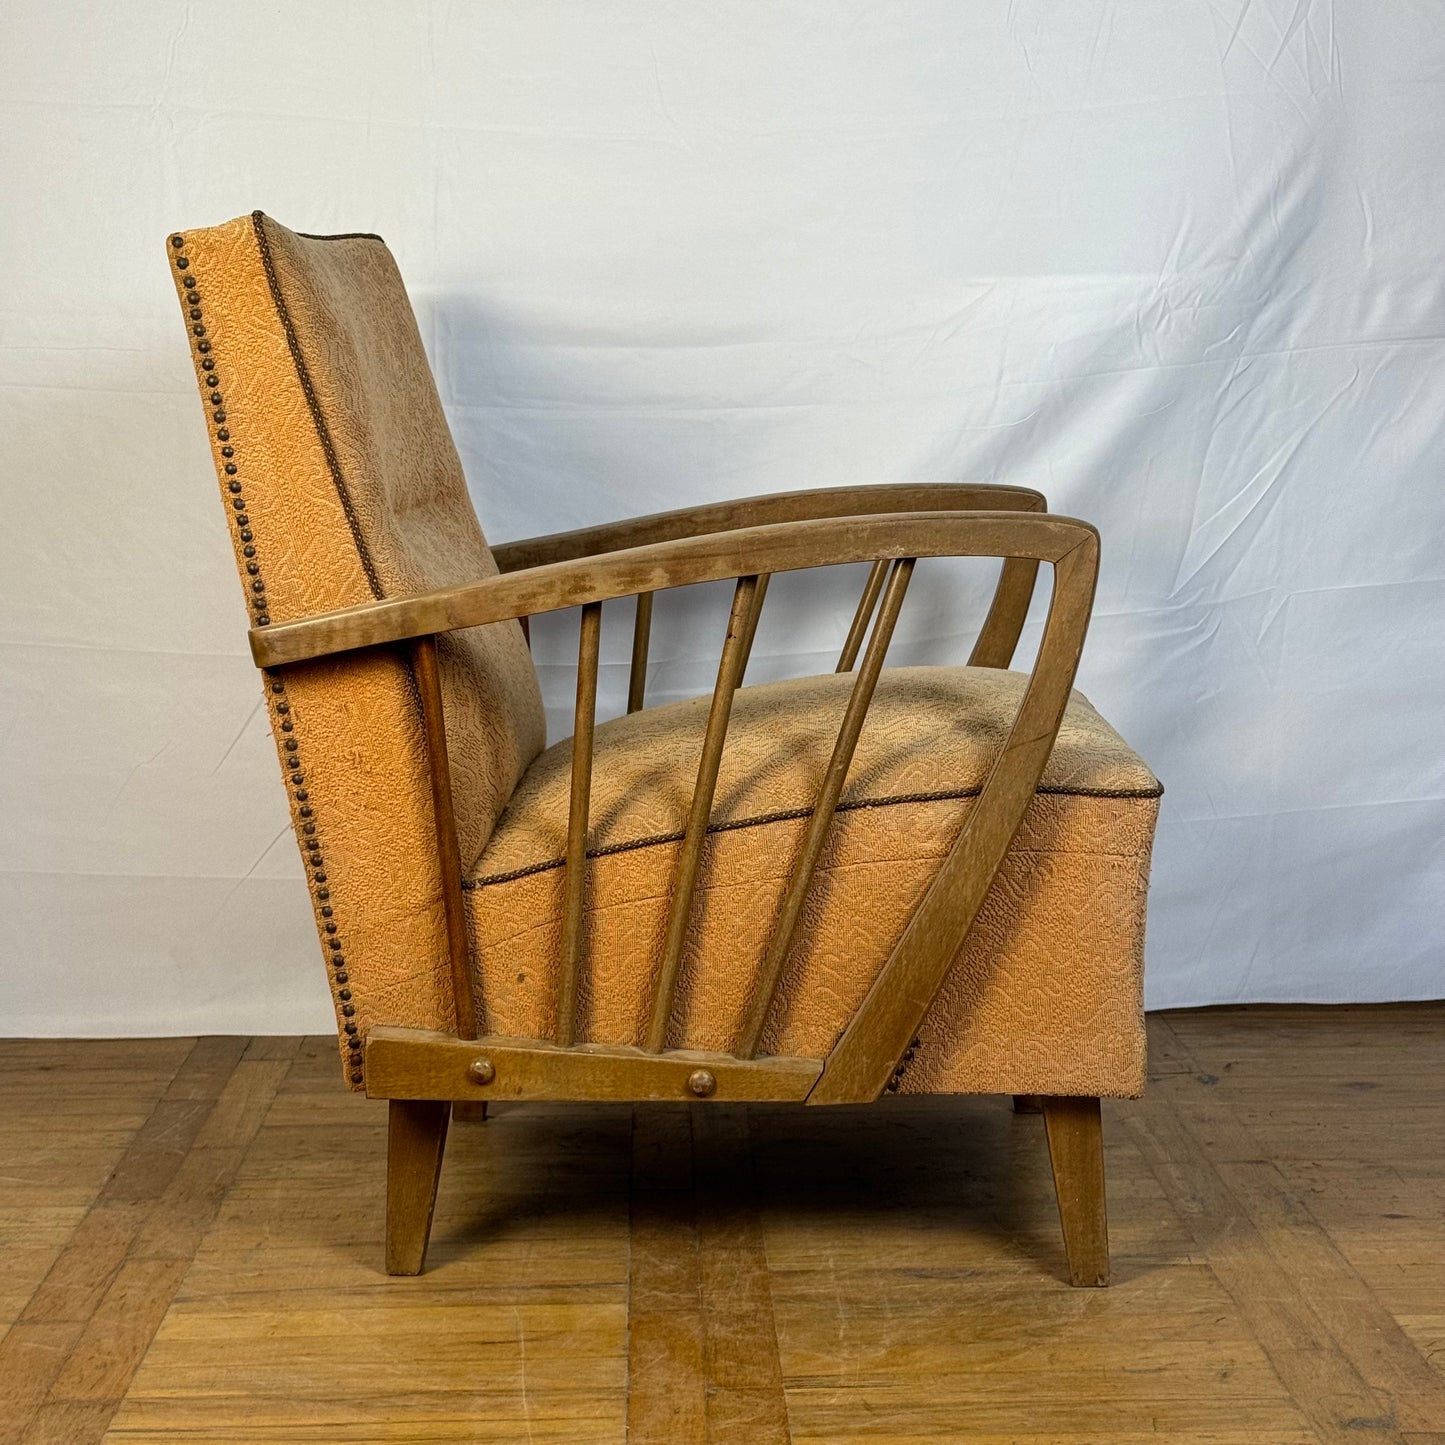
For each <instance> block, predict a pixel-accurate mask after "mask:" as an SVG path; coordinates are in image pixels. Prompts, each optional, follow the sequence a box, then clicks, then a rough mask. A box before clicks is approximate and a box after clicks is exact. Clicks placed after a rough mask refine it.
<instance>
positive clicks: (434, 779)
mask: <svg viewBox="0 0 1445 1445" xmlns="http://www.w3.org/2000/svg"><path fill="white" fill-rule="evenodd" d="M410 652H411V670H412V676H413V677H414V678H415V679H416V688H417V692H418V694H419V695H420V697H421V715H422V726H423V729H424V731H425V733H426V754H427V768H428V772H429V773H430V777H431V796H432V811H433V816H434V818H435V820H436V845H437V846H436V856H437V865H438V867H439V869H440V872H441V890H442V907H443V909H444V911H445V913H446V933H447V956H448V958H449V960H450V962H451V974H452V997H453V999H454V1002H455V1007H456V1015H457V1034H458V1036H459V1037H461V1038H464V1039H474V1038H476V1036H477V1003H476V993H475V990H474V989H473V986H472V951H471V945H470V943H469V942H468V940H467V920H466V905H465V903H464V902H463V899H462V858H461V849H460V847H459V846H458V843H457V820H456V815H455V813H454V812H453V809H452V773H451V763H450V761H449V760H448V758H447V725H446V714H445V713H444V712H443V710H442V689H441V673H440V670H439V669H438V667H437V640H436V638H435V637H434V636H427V637H418V638H415V639H414V640H413V641H412V643H411V645H410Z"/></svg>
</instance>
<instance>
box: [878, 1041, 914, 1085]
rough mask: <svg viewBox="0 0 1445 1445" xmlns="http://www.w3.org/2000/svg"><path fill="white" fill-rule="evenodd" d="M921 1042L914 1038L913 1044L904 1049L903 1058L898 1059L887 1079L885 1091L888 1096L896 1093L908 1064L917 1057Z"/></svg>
mask: <svg viewBox="0 0 1445 1445" xmlns="http://www.w3.org/2000/svg"><path fill="white" fill-rule="evenodd" d="M921 1042H922V1040H921V1039H916V1038H915V1039H914V1040H913V1042H912V1043H911V1044H909V1045H908V1047H907V1048H906V1049H904V1051H903V1057H902V1058H901V1059H899V1061H898V1066H897V1067H896V1068H895V1069H894V1070H893V1073H892V1076H891V1077H890V1078H889V1080H888V1083H887V1085H886V1088H887V1091H888V1092H889V1093H890V1094H896V1093H897V1092H898V1086H899V1084H901V1083H902V1082H903V1071H904V1070H905V1069H906V1068H907V1067H908V1066H909V1064H911V1063H912V1062H913V1060H914V1058H915V1057H916V1056H917V1054H918V1046H919V1044H920V1043H921Z"/></svg>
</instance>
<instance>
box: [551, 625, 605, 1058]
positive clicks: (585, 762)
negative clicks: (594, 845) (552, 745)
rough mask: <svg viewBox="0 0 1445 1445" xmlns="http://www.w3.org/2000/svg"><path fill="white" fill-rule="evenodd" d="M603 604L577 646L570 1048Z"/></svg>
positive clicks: (565, 1032)
mask: <svg viewBox="0 0 1445 1445" xmlns="http://www.w3.org/2000/svg"><path fill="white" fill-rule="evenodd" d="M601 642H602V604H601V603H600V602H589V603H588V604H587V605H586V606H585V607H583V609H582V625H581V629H580V633H579V636H578V641H577V710H576V713H575V714H574V720H573V724H572V806H571V809H570V811H569V812H568V815H567V864H566V873H565V882H564V885H563V886H564V889H565V893H564V897H563V905H562V956H561V959H560V961H559V964H558V974H557V1042H558V1043H559V1044H561V1045H562V1046H563V1047H564V1048H567V1047H569V1046H570V1045H571V1044H572V1042H573V1040H574V1038H575V1037H576V1033H577V992H578V979H579V977H580V974H581V963H582V909H583V906H584V904H585V902H586V893H587V808H588V803H589V801H590V799H591V796H592V730H593V723H594V721H595V719H596V716H597V654H598V651H599V648H600V646H601Z"/></svg>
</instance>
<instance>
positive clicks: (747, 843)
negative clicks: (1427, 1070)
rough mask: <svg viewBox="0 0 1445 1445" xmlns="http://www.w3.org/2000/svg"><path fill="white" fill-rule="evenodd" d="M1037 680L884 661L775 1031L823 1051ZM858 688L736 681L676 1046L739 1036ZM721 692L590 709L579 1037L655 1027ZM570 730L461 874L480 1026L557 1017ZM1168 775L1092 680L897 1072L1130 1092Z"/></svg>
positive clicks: (619, 1036) (1024, 1086)
mask: <svg viewBox="0 0 1445 1445" xmlns="http://www.w3.org/2000/svg"><path fill="white" fill-rule="evenodd" d="M1027 681H1028V679H1027V677H1026V676H1025V675H1023V674H1020V673H1015V672H1005V671H1001V670H997V669H991V668H962V667H911V668H894V669H889V670H887V671H885V672H884V674H883V675H882V677H881V678H880V680H879V683H878V688H877V691H876V693H875V695H874V699H873V703H872V706H871V708H870V709H869V712H868V716H867V721H866V722H865V724H864V727H863V731H862V734H861V736H860V738H859V741H858V747H857V750H856V752H855V754H854V759H853V764H852V767H851V769H850V770H849V775H848V781H847V784H846V786H845V788H844V790H843V795H842V799H841V801H840V803H839V807H838V812H837V814H836V816H835V819H834V823H833V827H832V829H831V830H830V834H829V838H828V841H827V843H826V845H825V848H824V851H823V856H822V858H821V860H820V863H819V866H818V870H817V872H816V873H815V875H814V879H813V883H812V887H811V890H810V892H809V897H808V901H807V905H806V907H805V910H804V918H803V924H802V927H801V929H800V931H799V935H798V939H797V941H796V942H795V944H794V947H793V951H792V955H791V957H790V958H789V960H788V965H787V968H786V971H785V974H784V979H783V984H782V987H781V989H780V991H779V998H778V1001H777V1003H776V1004H775V1006H774V1009H773V1012H772V1016H771V1019H770V1023H769V1027H768V1031H767V1034H766V1035H765V1038H764V1051H765V1052H769V1053H786V1054H800V1055H805V1056H809V1057H813V1058H819V1057H822V1056H823V1055H825V1054H826V1053H827V1051H828V1050H829V1048H830V1047H831V1046H832V1044H833V1043H834V1041H835V1040H836V1039H837V1037H838V1035H839V1033H840V1032H841V1031H842V1029H843V1027H844V1026H845V1025H846V1023H847V1021H848V1019H849V1017H850V1016H851V1014H852V1012H853V1010H854V1009H855V1008H856V1007H857V1005H858V1004H859V1002H860V1001H861V1000H862V998H863V996H864V994H865V993H866V992H867V989H868V987H869V985H870V984H871V982H872V981H873V978H874V976H875V975H876V974H877V972H878V969H879V968H880V967H881V966H882V964H883V962H884V960H885V959H886V958H887V957H888V954H889V953H890V951H891V950H892V948H893V946H894V945H895V943H896V942H897V940H898V938H899V936H900V935H901V933H902V931H903V928H904V927H905V925H906V924H907V922H908V918H909V916H910V915H911V913H912V911H913V909H914V907H915V906H916V905H917V903H918V901H919V900H920V898H921V897H922V896H923V893H924V892H925V890H926V889H927V887H928V885H929V883H930V882H931V881H932V879H933V877H934V875H935V874H936V872H937V870H938V867H939V865H940V863H941V862H942V861H943V859H944V857H945V856H946V855H947V853H948V850H949V848H950V847H951V845H952V843H953V841H954V839H955V838H956V837H957V836H958V832H959V830H960V828H961V827H962V826H963V824H964V822H965V820H966V819H967V817H968V814H969V811H970V809H971V808H972V806H973V803H974V800H975V799H976V798H977V796H978V794H979V792H980V790H981V788H982V786H983V782H984V779H985V777H986V775H987V772H988V769H989V766H990V765H991V763H992V760H993V758H994V756H995V754H996V752H997V750H998V747H999V745H1000V744H1001V742H1002V741H1003V739H1004V737H1005V735H1006V734H1007V731H1008V728H1009V726H1010V724H1011V723H1012V720H1013V717H1014V715H1015V713H1016V712H1017V709H1018V705H1019V702H1020V699H1021V698H1022V695H1023V690H1024V688H1025V686H1026V684H1027ZM852 685H853V677H852V676H851V675H849V674H844V675H833V674H830V675H827V676H823V677H810V678H802V679H797V680H791V681H787V682H778V683H768V684H765V685H762V686H757V687H748V688H743V689H741V690H740V691H739V692H738V694H737V696H736V699H735V701H734V705H733V711H732V719H731V723H730V725H729V729H728V736H727V746H726V747H725V749H724V751H723V759H722V766H721V769H720V772H719V777H718V786H717V792H716V795H715V800H714V803H713V809H712V815H711V821H710V825H709V830H708V837H707V840H706V843H705V845H704V849H703V856H702V866H701V871H700V878H699V883H698V889H697V894H696V898H695V902H694V906H693V914H692V929H691V933H690V937H689V941H688V947H687V951H686V954H685V956H684V960H683V968H682V973H681V978H680V982H679V986H678V991H677V999H676V1006H675V1010H674V1014H673V1019H672V1024H671V1032H670V1034H669V1043H670V1044H671V1045H673V1046H687V1047H692V1048H701V1049H717V1050H727V1049H729V1048H730V1047H731V1046H732V1045H733V1043H734V1041H735V1039H736V1036H737V1032H738V1029H739V1027H740V1024H741V1020H742V1016H743V1013H744V1010H745V1008H746V1006H747V1004H748V1001H749V996H750V990H751V988H752V985H753V981H754V980H755V978H756V976H757V972H758V968H759V965H760V964H761V961H762V958H763V956H764V954H765V952H766V949H767V945H768V941H769V939H770V936H771V932H772V926H773V920H774V919H775V917H776V915H777V911H778V908H779V907H780V905H781V901H782V897H783V893H784V890H785V889H786V886H787V882H788V878H789V876H790V873H791V870H792V865H793V861H794V859H795V858H796V857H797V856H798V852H799V849H800V847H801V845H802V841H803V836H804V831H805V829H806V826H807V819H808V817H809V816H810V813H811V810H812V805H813V802H814V799H815V798H816V796H817V792H818V788H819V785H820V782H821V779H822V777H823V773H824V771H825V770H826V767H827V764H828V759H829V756H830V754H831V751H832V747H833V742H834V739H835V738H836V736H837V732H838V727H839V724H840V722H841V719H842V715H843V710H844V707H845V706H846V703H847V699H848V694H849V692H850V690H851V688H852ZM708 703H709V699H707V698H695V699H691V700H689V701H687V702H681V703H675V704H672V705H670V706H666V707H658V708H650V709H647V710H645V711H642V712H638V713H633V714H631V715H629V716H626V717H620V718H616V719H613V720H611V721H608V722H604V723H600V724H599V725H598V727H597V729H596V738H595V749H594V762H593V781H592V798H591V809H590V828H589V834H588V855H589V859H590V862H589V865H588V881H587V892H586V915H585V927H584V952H583V977H582V986H581V1003H580V1009H581V1016H580V1020H579V1036H580V1037H584V1038H588V1039H591V1040H593V1041H597V1042H608V1043H625V1044H636V1043H639V1042H640V1041H641V1039H642V1036H643V1033H644V1030H645V1028H646V1021H647V1015H648V1010H649V1007H650V1001H651V997H652V989H653V981H654V978H655V974H656V969H657V966H658V961H659V959H660V956H661V950H662V940H663V935H664V932H665V929H666V919H667V907H668V899H669V895H670V892H671V888H672V876H673V871H674V869H675V867H676V863H677V858H678V853H679V850H680V846H681V839H682V832H683V827H684V822H685V819H686V814H687V809H688V805H689V802H690V800H691V795H692V788H693V782H694V779H695V776H696V771H697V764H698V757H699V754H700V751H701V745H702V735H703V730H704V727H705V725H706V720H707V710H708ZM570 769H571V741H570V740H568V741H566V742H563V743H559V744H557V745H556V746H555V747H552V748H549V749H548V750H547V751H546V752H544V753H542V754H541V756H540V757H538V758H537V759H536V761H535V762H533V764H532V765H531V767H530V768H529V769H528V770H527V772H526V773H525V774H524V775H523V778H522V780H521V783H520V784H519V786H518V788H517V791H516V793H515V794H514V796H513V798H512V800H511V802H510V803H509V804H508V806H507V808H506V810H505V811H504V812H503V814H502V816H501V817H500V819H499V820H498V822H497V826H496V828H495V830H494V831H493V834H492V837H491V839H490V840H489V841H488V843H487V845H486V847H485V848H484V850H483V851H482V853H481V855H480V856H479V857H478V858H477V860H476V862H475V864H474V865H473V867H472V868H471V869H470V876H469V877H468V879H467V884H466V886H467V899H468V903H469V911H470V917H471V926H472V931H473V937H474V942H475V956H476V959H477V963H478V969H479V974H480V991H481V998H482V1004H483V1010H484V1015H485V1027H486V1028H487V1030H488V1031H489V1032H492V1033H498V1034H507V1035H515V1036H523V1037H528V1036H548V1035H550V1034H551V1033H552V1031H553V1029H554V1027H555V1021H556V1020H555V1000H556V992H557V967H556V961H557V958H558V955H559V952H560V941H561V919H562V906H563V874H564V868H563V854H564V851H565V847H566V838H567V816H568V806H569V795H570ZM1160 792H1161V789H1160V786H1159V784H1158V782H1157V781H1156V780H1155V778H1154V776H1153V774H1152V773H1151V772H1150V771H1149V769H1148V768H1147V767H1146V766H1145V765H1144V763H1143V762H1141V761H1140V759H1139V758H1138V757H1137V756H1136V755H1135V754H1134V753H1133V752H1132V751H1131V750H1130V748H1129V747H1128V745H1127V744H1126V743H1125V742H1124V740H1123V739H1122V738H1121V737H1120V736H1119V735H1118V733H1116V732H1115V731H1114V730H1113V728H1111V727H1110V726H1109V724H1108V723H1107V722H1105V721H1104V719H1103V718H1102V717H1101V716H1100V715H1099V714H1098V713H1097V712H1096V711H1095V710H1094V708H1093V707H1092V706H1091V705H1090V704H1089V702H1088V701H1087V699H1085V698H1084V697H1083V696H1082V695H1081V694H1079V693H1075V694H1074V695H1073V697H1072V700H1071V701H1070V704H1069V707H1068V711H1067V713H1066V715H1065V718H1064V722H1063V725H1062V727H1061V728H1060V731H1059V737H1058V742H1057V744H1056V746H1055V748H1054V751H1053V754H1052V756H1051V758H1050V761H1049V764H1048V767H1047V769H1046V770H1045V773H1044V777H1043V780H1042V782H1041V785H1040V788H1039V791H1038V795H1037V796H1036V797H1035V799H1034V801H1033V803H1032V804H1031V805H1030V807H1029V809H1028V812H1027V814H1026V815H1025V819H1024V822H1023V825H1022V827H1021V828H1020V830H1019V833H1018V835H1017V836H1016V837H1015V839H1014V842H1013V845H1012V847H1011V848H1010V851H1009V854H1008V857H1007V858H1006V859H1005V862H1004V864H1003V866H1002V867H1001V868H1000V870H999V874H998V876H997V878H996V879H995V882H994V885H993V888H992V889H991V891H990V894H989V897H988V899H987V900H986V901H985V903H984V906H983V908H982V910H981V911H980V914H979V916H978V919H977V920H976V923H975V926H974V928H973V930H972V931H971V933H970V935H969V938H968V940H967V942H966V943H965V945H964V947H963V948H962V949H961V950H960V954H959V957H958V959H957V960H956V962H955V964H954V966H953V969H952V970H951V972H950V975H949V977H948V980H947V982H946V983H945V985H944V988H943V990H942V991H941V993H940V995H939V997H938V999H937V1000H936V1001H935V1003H934V1006H933V1008H932V1010H931V1012H930V1014H929V1016H928V1019H927V1020H926V1022H925V1025H924V1028H923V1030H922V1033H921V1038H922V1045H921V1047H920V1049H919V1050H918V1053H917V1056H916V1058H915V1059H914V1061H913V1062H912V1064H911V1065H910V1067H909V1068H908V1069H907V1070H906V1071H905V1073H904V1077H903V1081H902V1087H903V1090H904V1091H905V1092H910V1091H912V1092H928V1091H942V1092H953V1091H1001V1092H1015V1093H1082V1094H1115V1095H1118V1094H1124V1095H1128V1094H1133V1093H1137V1092H1138V1090H1139V1089H1140V1087H1141V1086H1142V1081H1143V1058H1144V1055H1143V1030H1142V1014H1141V1006H1142V1005H1141V1000H1142V977H1143V926H1144V897H1145V889H1146V886H1147V877H1148V862H1149V848H1150V843H1151V840H1152V837H1153V828H1154V821H1155V817H1156V814H1157V809H1158V799H1159V795H1160Z"/></svg>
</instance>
